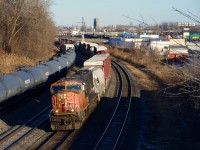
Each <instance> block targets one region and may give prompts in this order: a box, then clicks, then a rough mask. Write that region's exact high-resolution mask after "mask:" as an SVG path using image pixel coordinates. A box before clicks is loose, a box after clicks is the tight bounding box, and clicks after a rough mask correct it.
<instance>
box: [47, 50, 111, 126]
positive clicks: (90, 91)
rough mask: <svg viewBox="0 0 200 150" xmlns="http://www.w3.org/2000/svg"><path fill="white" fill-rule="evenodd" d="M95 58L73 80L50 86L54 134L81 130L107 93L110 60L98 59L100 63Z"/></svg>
mask: <svg viewBox="0 0 200 150" xmlns="http://www.w3.org/2000/svg"><path fill="white" fill-rule="evenodd" d="M94 57H95V58H93V59H92V58H91V60H90V62H89V64H87V66H86V67H83V68H82V69H80V70H79V71H77V73H75V74H74V75H72V76H71V77H68V78H63V79H61V80H59V81H57V82H55V83H54V84H52V85H51V88H50V91H51V94H52V106H53V109H52V111H51V115H50V121H51V128H52V130H72V129H78V128H80V126H81V125H82V123H83V122H84V120H85V119H86V118H87V117H88V116H89V114H90V113H91V112H92V111H93V110H94V108H95V106H96V104H97V103H98V102H99V101H100V97H101V96H102V95H103V94H104V93H105V91H106V88H107V86H108V85H109V81H110V68H111V66H110V56H109V54H103V55H98V60H96V58H97V57H96V56H94ZM95 62H96V63H95ZM90 64H91V65H90Z"/></svg>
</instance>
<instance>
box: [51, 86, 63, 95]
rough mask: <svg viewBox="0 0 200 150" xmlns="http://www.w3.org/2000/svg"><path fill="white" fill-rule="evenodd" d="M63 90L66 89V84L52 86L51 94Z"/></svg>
mask: <svg viewBox="0 0 200 150" xmlns="http://www.w3.org/2000/svg"><path fill="white" fill-rule="evenodd" d="M61 90H65V86H63V85H57V86H52V87H51V94H54V93H56V92H58V91H61Z"/></svg>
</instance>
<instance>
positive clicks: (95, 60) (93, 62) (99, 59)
mask: <svg viewBox="0 0 200 150" xmlns="http://www.w3.org/2000/svg"><path fill="white" fill-rule="evenodd" d="M108 56H109V54H101V55H95V56H93V57H92V58H90V59H88V60H87V61H85V62H84V64H83V66H84V67H86V66H103V63H104V60H105V59H107V58H108Z"/></svg>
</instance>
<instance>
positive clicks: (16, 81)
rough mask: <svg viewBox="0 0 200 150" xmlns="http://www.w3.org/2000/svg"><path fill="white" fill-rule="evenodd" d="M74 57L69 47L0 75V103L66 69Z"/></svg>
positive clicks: (74, 54) (73, 60)
mask: <svg viewBox="0 0 200 150" xmlns="http://www.w3.org/2000/svg"><path fill="white" fill-rule="evenodd" d="M75 58H76V53H75V51H74V49H71V50H67V51H66V52H64V53H62V54H60V55H59V56H57V57H54V58H53V59H52V60H50V61H47V62H43V63H41V64H39V65H37V66H35V67H30V68H25V69H22V70H20V71H17V72H13V73H10V74H6V75H3V76H0V103H1V102H3V101H5V100H7V99H9V98H11V97H13V96H15V95H19V94H21V93H23V92H25V91H27V90H30V89H32V88H35V87H37V86H38V85H41V84H42V83H45V82H46V81H47V80H49V79H51V78H54V77H55V76H56V75H59V74H60V73H61V72H64V71H66V70H67V69H68V68H69V67H70V66H72V65H73V63H74V62H75Z"/></svg>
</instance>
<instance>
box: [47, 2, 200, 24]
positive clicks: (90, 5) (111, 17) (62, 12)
mask: <svg viewBox="0 0 200 150" xmlns="http://www.w3.org/2000/svg"><path fill="white" fill-rule="evenodd" d="M172 7H174V8H177V9H178V10H180V11H182V12H185V13H188V12H191V13H192V14H195V15H197V16H198V17H200V0H54V1H53V4H52V6H51V9H50V11H51V12H52V15H53V18H54V20H55V22H56V24H57V25H81V20H82V17H84V19H85V22H86V24H87V25H88V26H92V25H93V20H94V18H99V21H100V25H101V26H105V25H116V24H122V25H129V24H130V23H131V22H132V24H133V25H138V24H139V22H137V21H134V20H132V19H127V18H125V17H124V16H123V15H126V16H129V17H131V18H135V19H138V20H141V21H142V20H144V21H145V22H147V23H148V24H155V21H156V22H157V23H162V22H168V21H172V22H186V21H187V22H192V20H190V19H188V18H186V17H185V16H183V15H181V14H180V13H178V12H176V11H173V10H172ZM142 18H143V19H142ZM152 18H153V19H152ZM154 20H155V21H154ZM199 20H200V19H199Z"/></svg>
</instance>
